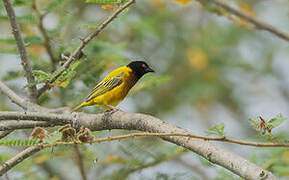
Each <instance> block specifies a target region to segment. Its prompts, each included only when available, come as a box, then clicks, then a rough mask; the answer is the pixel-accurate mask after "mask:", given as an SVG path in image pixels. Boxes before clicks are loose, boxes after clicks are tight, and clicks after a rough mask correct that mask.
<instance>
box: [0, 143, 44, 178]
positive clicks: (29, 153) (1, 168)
mask: <svg viewBox="0 0 289 180" xmlns="http://www.w3.org/2000/svg"><path fill="white" fill-rule="evenodd" d="M41 149H42V147H40V146H32V147H29V148H27V149H25V150H24V151H22V152H20V153H19V154H17V155H16V156H14V157H13V158H11V159H9V160H8V161H6V162H5V163H4V164H3V165H2V166H0V176H2V175H3V174H5V173H6V172H7V171H9V170H10V169H11V168H12V167H14V166H16V165H17V164H19V163H21V162H22V161H23V160H25V159H26V158H28V157H30V156H32V155H33V154H35V153H36V152H38V151H40V150H41Z"/></svg>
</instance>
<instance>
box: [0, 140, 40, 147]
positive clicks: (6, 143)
mask: <svg viewBox="0 0 289 180" xmlns="http://www.w3.org/2000/svg"><path fill="white" fill-rule="evenodd" d="M38 143H39V140H38V139H32V138H28V139H10V138H3V139H1V140H0V146H33V145H37V144H38Z"/></svg>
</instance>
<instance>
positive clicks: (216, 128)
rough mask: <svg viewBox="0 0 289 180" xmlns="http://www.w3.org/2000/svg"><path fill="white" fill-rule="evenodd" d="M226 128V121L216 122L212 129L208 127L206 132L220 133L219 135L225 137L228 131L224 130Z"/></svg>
mask: <svg viewBox="0 0 289 180" xmlns="http://www.w3.org/2000/svg"><path fill="white" fill-rule="evenodd" d="M224 129H225V125H224V123H221V124H216V125H214V126H213V127H211V128H210V129H208V130H207V131H206V133H207V134H214V135H218V136H221V137H225V136H226V132H224Z"/></svg>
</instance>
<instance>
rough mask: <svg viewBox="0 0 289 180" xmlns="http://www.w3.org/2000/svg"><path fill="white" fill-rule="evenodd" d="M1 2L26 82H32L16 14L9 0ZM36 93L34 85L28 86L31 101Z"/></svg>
mask: <svg viewBox="0 0 289 180" xmlns="http://www.w3.org/2000/svg"><path fill="white" fill-rule="evenodd" d="M3 4H4V6H5V8H6V11H7V14H8V17H9V20H10V24H11V27H12V33H13V35H14V38H15V41H16V44H17V47H18V50H19V54H20V57H21V64H22V66H23V69H24V71H25V76H26V78H27V82H28V83H33V82H34V76H33V74H32V67H31V63H30V60H29V58H28V55H27V51H26V48H25V45H24V42H23V39H22V36H21V31H20V27H19V24H18V22H17V20H16V16H15V12H14V9H13V7H12V5H11V3H10V2H9V0H3ZM36 95H37V89H36V86H35V85H34V86H31V87H29V97H30V100H31V101H35V100H36Z"/></svg>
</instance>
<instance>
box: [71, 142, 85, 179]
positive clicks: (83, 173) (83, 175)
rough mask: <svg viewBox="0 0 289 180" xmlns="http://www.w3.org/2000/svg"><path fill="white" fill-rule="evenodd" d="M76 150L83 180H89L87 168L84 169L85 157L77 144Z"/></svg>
mask: <svg viewBox="0 0 289 180" xmlns="http://www.w3.org/2000/svg"><path fill="white" fill-rule="evenodd" d="M74 152H75V158H76V163H77V165H78V167H79V170H80V174H81V177H82V180H87V177H86V173H85V169H84V164H83V157H82V154H81V152H80V151H79V148H78V146H77V144H75V145H74Z"/></svg>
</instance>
